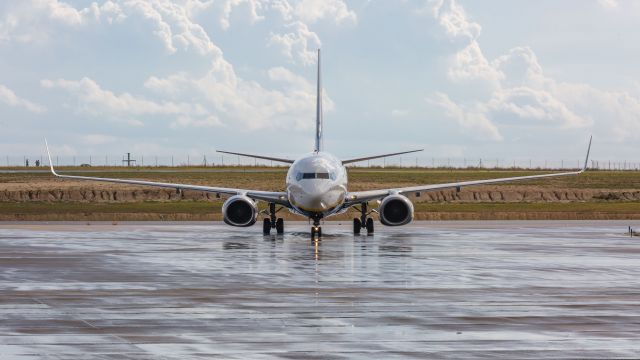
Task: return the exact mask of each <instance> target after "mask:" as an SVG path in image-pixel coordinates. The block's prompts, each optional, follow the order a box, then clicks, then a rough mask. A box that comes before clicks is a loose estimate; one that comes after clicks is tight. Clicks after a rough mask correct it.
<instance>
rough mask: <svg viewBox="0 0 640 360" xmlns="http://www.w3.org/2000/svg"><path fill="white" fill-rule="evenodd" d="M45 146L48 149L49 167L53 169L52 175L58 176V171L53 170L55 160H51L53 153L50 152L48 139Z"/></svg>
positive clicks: (45, 139)
mask: <svg viewBox="0 0 640 360" xmlns="http://www.w3.org/2000/svg"><path fill="white" fill-rule="evenodd" d="M44 146H45V147H46V148H47V156H48V157H49V167H50V168H51V173H52V174H53V175H55V176H58V174H57V173H56V170H55V169H54V168H53V160H51V151H49V143H48V142H47V138H44Z"/></svg>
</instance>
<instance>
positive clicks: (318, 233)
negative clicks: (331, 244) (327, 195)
mask: <svg viewBox="0 0 640 360" xmlns="http://www.w3.org/2000/svg"><path fill="white" fill-rule="evenodd" d="M316 237H317V239H318V241H319V240H320V238H321V237H322V228H321V227H320V216H314V217H313V226H311V241H315V240H316Z"/></svg>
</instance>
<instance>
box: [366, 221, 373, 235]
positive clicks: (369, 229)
mask: <svg viewBox="0 0 640 360" xmlns="http://www.w3.org/2000/svg"><path fill="white" fill-rule="evenodd" d="M372 234H373V219H372V218H368V219H367V235H372Z"/></svg>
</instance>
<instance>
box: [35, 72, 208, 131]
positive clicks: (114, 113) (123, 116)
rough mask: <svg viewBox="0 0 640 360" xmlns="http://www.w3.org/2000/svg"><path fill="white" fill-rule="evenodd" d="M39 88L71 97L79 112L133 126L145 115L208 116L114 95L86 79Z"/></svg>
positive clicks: (193, 107)
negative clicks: (75, 99) (107, 117)
mask: <svg viewBox="0 0 640 360" xmlns="http://www.w3.org/2000/svg"><path fill="white" fill-rule="evenodd" d="M41 84H42V86H43V87H44V88H49V89H54V88H55V89H62V90H65V91H67V92H69V93H70V94H72V95H74V96H75V97H76V98H77V100H78V104H77V110H78V111H79V112H82V113H86V114H89V115H93V116H109V117H111V118H114V119H117V120H124V121H126V122H128V123H131V124H133V125H141V124H142V122H141V120H139V119H137V118H138V117H141V116H146V115H174V116H195V117H206V116H208V113H207V111H206V109H205V108H204V107H203V106H202V105H200V104H190V103H184V102H180V103H175V102H172V101H164V102H154V101H151V100H147V99H144V98H142V97H138V96H134V95H131V94H129V93H122V94H115V93H113V92H112V91H109V90H104V89H102V88H101V87H100V85H98V84H97V83H96V82H95V81H94V80H92V79H90V78H86V77H85V78H82V79H81V80H78V81H73V80H65V79H58V80H48V79H45V80H42V82H41ZM132 117H133V119H132Z"/></svg>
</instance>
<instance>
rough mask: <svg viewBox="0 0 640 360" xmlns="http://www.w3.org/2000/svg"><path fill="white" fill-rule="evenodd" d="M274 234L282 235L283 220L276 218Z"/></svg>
mask: <svg viewBox="0 0 640 360" xmlns="http://www.w3.org/2000/svg"><path fill="white" fill-rule="evenodd" d="M276 232H277V233H278V234H284V219H283V218H278V220H276Z"/></svg>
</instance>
